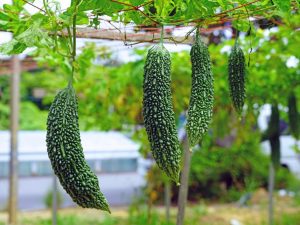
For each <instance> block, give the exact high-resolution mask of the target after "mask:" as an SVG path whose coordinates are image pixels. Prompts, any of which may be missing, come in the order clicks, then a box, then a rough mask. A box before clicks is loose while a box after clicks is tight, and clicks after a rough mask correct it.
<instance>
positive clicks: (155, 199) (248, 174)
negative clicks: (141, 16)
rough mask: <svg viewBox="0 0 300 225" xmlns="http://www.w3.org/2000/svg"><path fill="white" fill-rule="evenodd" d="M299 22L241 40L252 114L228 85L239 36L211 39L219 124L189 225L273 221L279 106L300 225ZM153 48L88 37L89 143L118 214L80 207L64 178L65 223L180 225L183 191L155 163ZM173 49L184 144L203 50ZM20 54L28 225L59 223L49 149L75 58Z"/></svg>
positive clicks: (84, 47) (83, 124) (2, 173)
mask: <svg viewBox="0 0 300 225" xmlns="http://www.w3.org/2000/svg"><path fill="white" fill-rule="evenodd" d="M299 21H300V17H299V16H294V17H293V18H289V21H288V22H286V21H279V22H282V24H288V25H282V26H277V25H276V23H273V22H270V21H268V20H264V19H262V20H259V21H257V22H256V23H255V30H253V31H252V32H253V33H252V35H249V34H248V33H247V32H244V33H243V32H242V33H241V34H240V43H241V46H242V48H243V50H244V52H245V57H246V62H247V77H246V80H247V82H246V94H247V99H246V104H245V107H244V110H243V113H242V116H241V118H239V117H238V115H237V114H236V113H235V111H234V109H233V108H232V106H231V100H230V97H229V89H228V81H227V66H228V63H227V62H228V56H229V54H230V51H231V48H232V46H233V44H234V39H233V38H234V36H235V31H234V30H233V29H232V28H230V27H229V28H228V27H227V26H226V24H223V25H222V26H223V28H222V29H214V30H213V31H211V30H210V31H207V32H203V39H204V40H205V41H206V42H207V43H208V45H209V52H210V56H211V59H212V66H213V74H214V78H215V83H214V87H215V98H214V109H213V120H212V123H211V125H210V129H209V131H208V133H207V135H205V137H204V139H203V142H202V144H201V145H198V146H197V147H196V148H195V149H194V150H193V153H192V159H191V171H190V176H189V189H188V207H187V209H186V210H187V214H186V224H203V225H206V224H207V225H214V224H216V225H222V224H232V225H239V224H240V225H242V224H244V225H252V224H267V221H268V220H267V211H268V193H267V192H268V184H269V181H268V176H269V164H270V151H271V147H270V143H269V139H268V138H267V137H266V133H267V131H268V127H269V121H270V115H271V105H272V104H274V101H276V103H278V107H279V111H280V151H281V158H280V167H279V168H278V169H277V171H276V175H275V182H274V183H275V191H274V205H275V209H274V210H275V218H276V223H275V224H278V225H279V224H280V225H297V224H300V222H299V221H300V180H299V179H300V151H299V146H300V145H299V144H300V143H299V141H298V140H297V139H298V138H299V136H297V135H294V134H293V133H292V132H291V121H290V120H289V116H288V112H289V107H288V99H289V97H290V95H291V94H293V95H295V96H296V99H299V96H300V88H299V82H300V68H299V59H300V52H299V43H300V42H299V41H300V37H299V28H297V26H298V25H299ZM295 28H297V30H296V31H295ZM141 29H142V28H141ZM166 29H168V28H166ZM140 32H141V31H140ZM144 32H147V31H144ZM169 32H171V33H172V32H173V34H174V33H175V34H176V35H178V34H179V35H180V34H185V33H186V30H182V29H174V30H172V29H171V28H170V29H169ZM176 32H177V33H176ZM0 36H1V39H0V40H1V42H5V40H7V39H9V38H10V37H9V34H7V33H4V32H1V33H0ZM149 46H150V44H139V45H136V46H134V48H133V47H127V46H124V44H123V42H119V41H105V40H91V39H78V49H77V51H78V52H79V53H80V56H79V59H78V62H79V66H80V72H79V74H78V76H77V77H76V79H77V82H75V83H74V87H75V89H76V92H77V95H78V104H79V125H80V129H81V131H82V132H81V139H82V145H83V149H84V153H85V157H86V160H87V162H88V164H89V166H90V167H91V168H92V170H93V171H94V172H95V173H96V174H97V176H98V178H99V182H100V188H101V190H102V191H103V193H104V194H105V196H106V197H107V200H108V202H109V203H110V205H111V206H112V215H106V214H104V213H99V212H97V211H95V210H86V209H84V210H83V209H80V208H77V207H76V205H75V204H74V203H73V202H72V200H71V199H70V197H69V196H68V195H67V194H66V193H65V191H64V190H63V189H62V187H61V186H60V184H59V183H58V184H57V186H58V193H57V203H58V206H59V210H58V224H64V225H69V224H70V225H71V224H103V225H109V224H111V225H112V224H116V225H117V224H122V225H123V224H137V225H139V224H157V225H159V224H174V221H175V219H174V218H175V215H176V203H177V196H178V190H179V188H178V186H176V185H175V184H174V183H169V181H168V180H167V178H166V177H165V175H164V174H162V173H161V171H160V170H159V169H158V168H157V166H156V164H155V163H154V161H153V159H152V156H151V152H150V147H149V143H148V140H147V136H146V132H145V129H144V127H143V118H142V113H141V110H142V96H143V94H142V82H143V67H144V60H145V56H146V53H147V49H148V48H149ZM166 47H167V48H168V49H169V50H170V51H171V57H172V94H173V106H174V110H175V114H176V120H177V128H178V131H179V138H180V139H181V140H182V138H183V137H184V135H185V131H184V130H185V129H184V127H185V123H186V110H187V108H188V104H189V97H190V85H191V63H190V56H189V50H190V47H191V46H190V45H188V44H178V45H174V44H166ZM250 52H251V53H250ZM19 58H20V61H21V68H22V73H21V82H20V85H21V86H20V90H21V96H20V99H21V102H20V131H19V132H18V161H19V168H18V172H19V177H18V185H19V192H18V198H19V203H18V204H19V210H20V211H21V221H22V224H51V214H50V208H51V207H52V195H53V179H54V177H53V171H52V168H51V165H50V161H49V159H48V155H47V150H46V143H45V136H46V119H47V114H48V109H49V107H50V105H51V102H52V101H53V99H54V96H55V94H56V93H57V92H58V91H59V90H60V89H62V88H64V87H65V86H66V84H67V83H66V80H67V79H66V77H67V75H66V73H65V70H64V68H63V67H64V64H63V61H60V59H58V58H55V57H52V56H51V52H43V51H42V50H39V52H36V50H34V49H33V50H32V51H28V53H24V54H22V55H20V56H19ZM11 62H12V60H11V58H10V57H7V56H1V58H0V130H1V131H0V210H1V212H0V224H5V221H6V218H7V213H6V211H7V202H8V193H9V180H8V177H9V151H10V133H9V131H8V130H9V117H10V107H9V100H10V92H9V91H10V85H9V80H10V75H11V74H12V69H11ZM297 104H298V103H297ZM297 106H298V108H299V104H298V105H297ZM298 119H299V117H298V116H297V119H296V120H298ZM166 183H168V185H169V187H170V193H168V194H167V196H168V198H169V199H170V201H171V209H170V214H171V219H170V221H169V222H166V220H165V210H164V208H163V206H164V205H165V203H166V201H167V200H166V192H165V187H166Z"/></svg>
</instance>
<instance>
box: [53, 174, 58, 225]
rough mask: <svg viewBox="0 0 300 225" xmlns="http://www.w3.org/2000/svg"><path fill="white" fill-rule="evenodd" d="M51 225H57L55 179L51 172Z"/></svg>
mask: <svg viewBox="0 0 300 225" xmlns="http://www.w3.org/2000/svg"><path fill="white" fill-rule="evenodd" d="M52 225H57V179H56V176H55V174H53V191H52Z"/></svg>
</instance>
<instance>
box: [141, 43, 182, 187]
mask: <svg viewBox="0 0 300 225" xmlns="http://www.w3.org/2000/svg"><path fill="white" fill-rule="evenodd" d="M170 70H171V58H170V53H169V52H168V50H167V49H166V48H165V47H164V46H163V45H162V44H158V45H155V46H153V47H152V48H150V49H149V51H148V55H147V58H146V63H145V71H144V85H143V91H144V96H143V116H144V123H145V127H146V131H147V134H148V139H149V142H150V145H151V150H152V154H153V157H154V159H155V161H156V163H157V165H158V166H159V167H160V168H161V169H162V170H163V171H164V172H165V173H166V174H167V175H168V176H169V177H170V178H171V179H173V180H174V181H175V182H176V183H178V182H179V172H180V158H181V149H180V147H179V141H178V135H177V130H176V125H175V116H174V112H173V106H172V94H171V87H170V82H171V75H170Z"/></svg>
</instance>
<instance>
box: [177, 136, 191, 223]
mask: <svg viewBox="0 0 300 225" xmlns="http://www.w3.org/2000/svg"><path fill="white" fill-rule="evenodd" d="M183 152H184V153H183V170H182V173H181V176H180V188H179V197H178V213H177V223H176V224H177V225H183V222H184V213H185V205H186V202H187V197H188V188H189V184H188V183H189V174H190V164H191V155H192V152H191V150H190V148H189V143H188V139H187V136H185V137H184V139H183Z"/></svg>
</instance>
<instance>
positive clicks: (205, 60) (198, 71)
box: [186, 34, 214, 147]
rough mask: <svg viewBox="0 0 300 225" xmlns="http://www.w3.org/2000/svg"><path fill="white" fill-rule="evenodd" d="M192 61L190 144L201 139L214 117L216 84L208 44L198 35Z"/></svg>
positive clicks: (189, 112)
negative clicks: (214, 83)
mask: <svg viewBox="0 0 300 225" xmlns="http://www.w3.org/2000/svg"><path fill="white" fill-rule="evenodd" d="M190 56H191V63H192V89H191V97H190V104H189V108H188V113H187V126H186V128H187V134H188V138H189V144H190V146H191V147H192V146H194V145H196V144H198V143H199V141H201V139H202V137H203V135H204V134H205V133H206V132H207V130H208V125H209V123H210V121H211V118H212V108H213V98H214V97H213V96H214V85H213V82H214V80H213V75H212V71H211V62H210V56H209V52H208V49H207V46H206V45H205V44H204V43H203V42H202V41H201V38H200V37H199V35H198V34H197V35H196V42H195V43H194V44H193V46H192V48H191V52H190Z"/></svg>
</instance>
